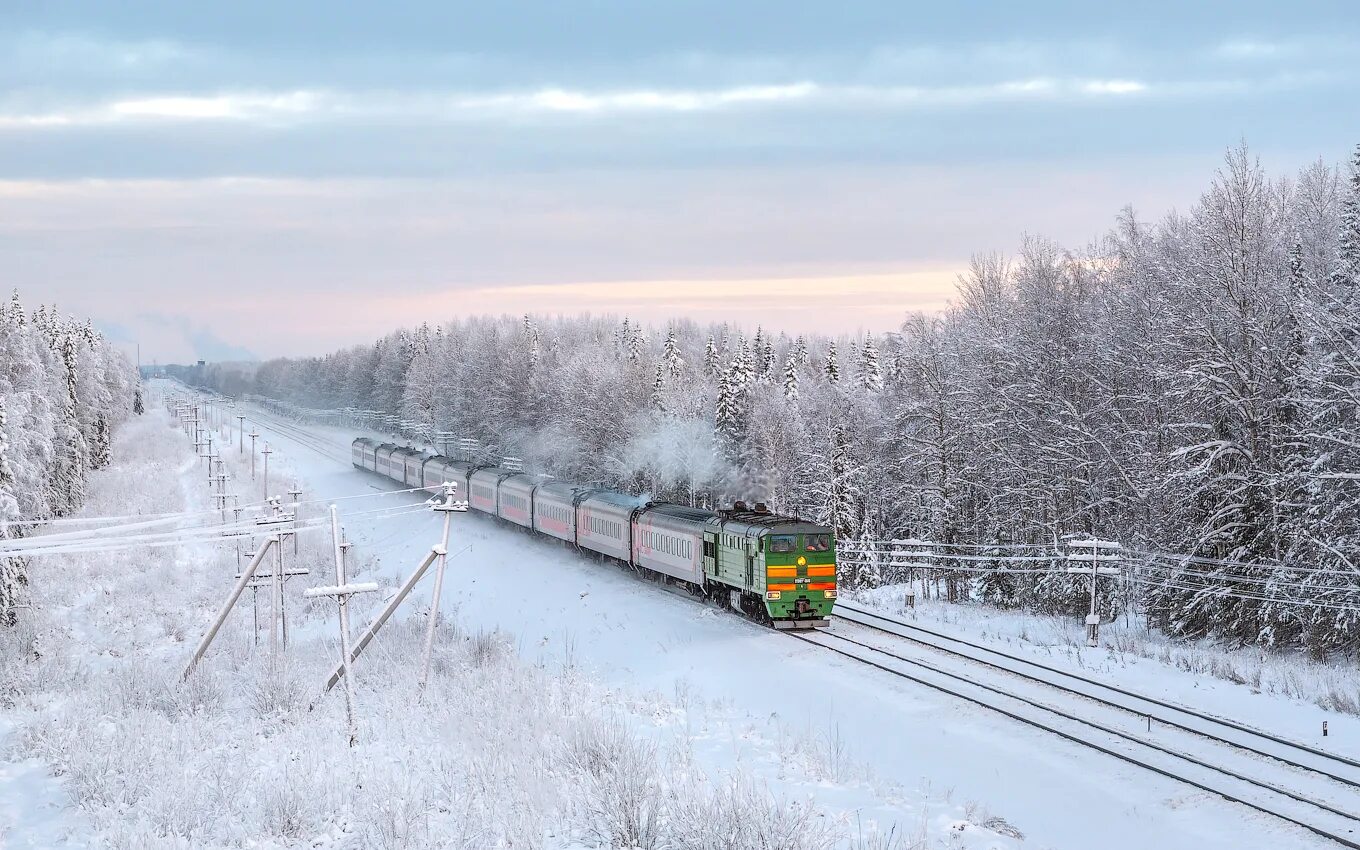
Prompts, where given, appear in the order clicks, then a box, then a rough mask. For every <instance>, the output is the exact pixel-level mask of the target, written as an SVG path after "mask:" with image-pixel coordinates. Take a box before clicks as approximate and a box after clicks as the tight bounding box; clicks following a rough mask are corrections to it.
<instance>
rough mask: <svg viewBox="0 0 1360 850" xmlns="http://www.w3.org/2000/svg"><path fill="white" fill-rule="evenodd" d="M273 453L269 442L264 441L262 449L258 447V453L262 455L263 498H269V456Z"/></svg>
mask: <svg viewBox="0 0 1360 850" xmlns="http://www.w3.org/2000/svg"><path fill="white" fill-rule="evenodd" d="M273 453H274V450H273V449H271V448H269V443H265V444H264V448H263V449H260V454H262V455H264V497H265V499H268V498H269V456H270V455H272V454H273Z"/></svg>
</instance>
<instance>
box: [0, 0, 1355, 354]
mask: <svg viewBox="0 0 1360 850" xmlns="http://www.w3.org/2000/svg"><path fill="white" fill-rule="evenodd" d="M1358 104H1360V9H1357V7H1356V5H1355V3H1354V2H1353V0H1351V2H1306V0H1304V1H1303V2H1292V3H1289V4H1281V3H1278V2H1258V0H1241V2H1233V3H1207V2H1200V3H1183V2H1179V0H1176V2H1167V0H1147V2H1143V3H1138V4H1117V5H1116V4H1104V3H1101V4H1096V3H1042V2H1033V3H1012V2H1009V0H995V1H994V2H959V3H951V4H943V3H940V4H930V5H926V4H918V3H911V2H906V1H905V0H862V2H854V3H844V2H840V3H831V2H827V3H799V2H796V1H795V0H780V2H773V1H772V0H743V2H739V3H733V2H730V0H728V2H686V3H681V2H656V3H637V2H606V1H605V0H592V1H591V2H582V0H555V2H547V0H545V2H541V3H528V2H511V1H509V0H507V2H501V3H479V4H468V3H457V2H447V0H445V1H444V2H436V0H427V2H385V3H382V4H335V3H333V2H326V3H321V2H310V0H301V1H300V2H288V3H278V2H274V0H271V2H254V0H237V2H234V3H231V4H205V3H183V2H159V3H153V2H135V0H134V2H127V3H102V2H86V3H81V2H70V3H61V4H55V3H39V2H27V0H10V2H7V3H4V4H0V259H2V262H0V269H3V279H0V283H7V284H9V285H10V286H15V287H18V288H19V290H20V292H21V295H22V296H23V298H24V299H25V301H26V302H29V303H36V302H43V303H52V302H56V303H57V304H58V306H59V307H61V308H62V309H63V310H66V311H69V312H72V313H75V314H78V315H88V316H91V317H93V318H94V319H95V321H96V323H97V325H98V326H99V327H100V328H101V329H102V330H103V331H104V332H105V334H106V335H108V336H109V337H110V338H112V339H115V340H117V341H119V342H120V344H123V345H126V346H128V347H129V349H130V350H131V349H132V348H133V347H136V348H137V349H139V351H140V356H141V359H142V360H143V362H147V363H150V362H153V361H159V362H162V363H164V362H183V361H185V360H190V359H196V358H203V359H208V360H221V359H238V358H249V357H271V356H279V355H300V354H319V353H324V352H326V351H330V350H333V349H336V348H340V347H343V346H346V345H350V344H354V343H358V342H363V341H369V340H371V339H373V338H376V337H378V336H380V335H382V334H384V333H386V332H388V331H390V330H392V329H394V328H396V327H398V326H403V325H405V326H410V325H415V324H419V323H420V322H422V321H429V322H432V323H433V322H438V321H444V320H447V319H450V318H453V317H455V316H458V315H469V314H478V313H510V314H520V313H524V312H533V313H536V314H547V315H552V314H558V313H566V314H574V313H581V312H592V313H596V314H600V313H613V314H617V315H621V316H622V315H628V316H630V317H633V318H640V319H642V320H644V321H647V322H651V323H664V322H665V320H666V318H667V317H669V316H674V315H685V316H691V317H694V318H697V319H700V320H709V319H716V320H720V321H731V322H735V323H739V324H742V325H747V326H754V325H757V324H762V325H764V326H766V327H772V328H776V329H780V330H787V331H790V332H804V331H830V332H854V331H857V330H871V331H876V332H881V331H885V330H890V329H892V328H895V327H897V326H898V325H900V323H901V321H902V319H903V318H904V316H905V315H906V313H907V312H909V311H913V310H927V311H929V310H938V309H941V308H943V307H944V306H945V305H946V304H947V302H948V300H949V299H950V298H951V296H952V294H953V286H954V280H955V278H956V276H957V275H958V273H959V272H960V271H961V270H962V269H964V268H965V267H966V265H967V263H968V260H969V257H970V256H972V255H973V254H976V253H984V252H990V251H1000V252H1003V253H1010V252H1014V251H1015V250H1016V249H1017V247H1018V245H1019V243H1020V241H1021V239H1022V238H1023V237H1024V235H1025V234H1041V235H1044V236H1047V237H1050V238H1052V239H1055V240H1056V241H1058V242H1060V243H1061V244H1063V245H1066V246H1069V247H1071V248H1073V249H1080V248H1082V247H1084V246H1086V245H1088V244H1090V243H1092V242H1093V241H1094V240H1097V239H1099V238H1100V236H1101V235H1102V234H1103V233H1104V232H1105V231H1106V230H1107V229H1108V227H1109V226H1110V224H1111V222H1112V220H1113V218H1114V216H1115V214H1116V213H1117V212H1118V211H1119V209H1120V208H1122V207H1124V206H1125V205H1132V206H1133V207H1134V208H1135V209H1136V210H1138V211H1139V213H1140V215H1141V216H1143V217H1144V218H1154V219H1155V218H1158V217H1160V216H1161V215H1162V214H1164V213H1165V212H1167V211H1169V210H1171V209H1185V208H1187V207H1188V206H1190V205H1191V204H1193V203H1194V200H1195V198H1196V197H1197V196H1198V194H1199V192H1200V191H1202V190H1203V188H1204V186H1205V185H1206V183H1207V182H1208V180H1209V179H1210V178H1211V176H1212V173H1213V170H1214V168H1216V167H1217V166H1218V164H1219V163H1220V162H1221V160H1222V157H1223V153H1224V151H1225V149H1226V148H1227V147H1229V146H1231V145H1233V144H1236V143H1237V142H1238V141H1239V140H1242V139H1245V140H1246V141H1247V142H1248V144H1249V145H1250V146H1251V147H1252V149H1253V150H1254V151H1255V152H1256V153H1257V154H1258V155H1259V156H1260V157H1261V158H1262V161H1263V162H1264V163H1265V164H1266V165H1267V167H1269V168H1271V169H1273V170H1277V171H1282V172H1284V171H1292V170H1293V169H1296V168H1298V167H1301V166H1303V165H1305V164H1306V163H1308V162H1310V161H1313V160H1315V159H1317V158H1318V157H1322V158H1324V159H1325V160H1327V161H1329V162H1339V161H1341V160H1342V159H1343V158H1344V157H1345V156H1346V153H1347V151H1348V150H1349V149H1350V148H1351V147H1352V146H1353V145H1354V144H1356V143H1357V142H1360V120H1357V119H1360V107H1358V106H1357V105H1358Z"/></svg>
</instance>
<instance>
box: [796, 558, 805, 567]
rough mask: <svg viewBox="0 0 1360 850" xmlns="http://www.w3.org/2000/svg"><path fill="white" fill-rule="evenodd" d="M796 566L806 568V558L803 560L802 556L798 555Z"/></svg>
mask: <svg viewBox="0 0 1360 850" xmlns="http://www.w3.org/2000/svg"><path fill="white" fill-rule="evenodd" d="M798 566H800V567H806V566H807V558H804V557H803V556H802V555H799V556H798Z"/></svg>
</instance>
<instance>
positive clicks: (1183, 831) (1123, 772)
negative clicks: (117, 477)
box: [260, 416, 1328, 848]
mask: <svg viewBox="0 0 1360 850" xmlns="http://www.w3.org/2000/svg"><path fill="white" fill-rule="evenodd" d="M270 418H271V417H268V416H262V417H261V425H260V427H261V430H262V431H266V432H269V433H270V434H271V435H272V436H271V439H272V440H273V441H274V443H275V446H276V447H278V448H282V449H283V450H284V451H285V452H286V453H288V454H289V456H290V463H292V464H293V468H294V469H295V470H296V472H297V474H298V475H299V476H300V478H301V479H302V480H304V481H305V482H306V485H305V486H306V487H307V489H308V490H309V491H311V492H320V493H326V494H345V493H354V492H362V491H364V490H365V489H366V488H373V487H392V488H395V485H392V484H390V483H387V482H384V480H383V479H381V478H378V477H376V476H374V475H372V474H370V473H366V472H361V471H358V470H354V469H352V468H346V464H345V462H344V461H343V460H338V459H337V458H339V457H343V454H344V452H345V450H346V448H347V446H348V443H349V439H350V438H351V436H353V435H352V434H350V433H349V432H347V431H344V430H341V429H334V428H324V427H317V426H307V427H306V429H305V430H306V431H307V432H308V433H309V434H311V435H313V437H312V438H310V439H309V441H308V442H314V441H315V440H316V439H317V438H320V439H321V440H323V442H322V443H321V444H320V445H321V446H322V448H323V450H321V451H318V450H317V449H316V448H315V447H309V446H306V445H302V444H299V443H296V442H294V441H293V440H292V438H291V437H290V436H289V435H288V433H289V432H292V429H293V428H295V427H297V426H296V425H295V424H294V423H288V424H287V426H286V429H285V431H283V432H280V431H276V430H272V429H271V428H270V426H269V421H270ZM327 446H328V447H329V448H326V447H327ZM391 498H392V499H394V500H406V501H411V502H414V501H417V500H416V499H415V498H414V497H412V496H409V495H395V496H392V497H391ZM352 527H353V528H354V531H355V533H356V536H357V537H358V538H359V539H360V541H361V542H362V543H363V544H364V545H366V546H367V547H369V548H370V549H371V550H372V551H373V552H374V553H375V557H378V558H380V559H381V562H382V564H383V569H385V570H391V571H394V572H395V571H400V570H404V569H407V568H409V566H410V565H413V564H414V563H415V562H416V561H417V560H418V558H419V557H420V555H421V553H422V552H423V551H424V550H425V549H426V548H427V547H428V546H429V545H430V543H432V542H433V540H434V537H435V534H436V533H437V529H436V520H435V519H434V518H433V517H426V516H412V517H406V518H403V519H401V520H399V521H395V522H393V523H390V524H385V525H382V526H380V527H377V526H375V527H373V528H371V529H370V528H366V527H364V525H363V524H362V523H359V524H357V525H356V526H352ZM454 539H455V543H454V547H453V548H454V549H455V550H456V549H458V548H460V547H463V546H469V545H470V547H471V548H470V549H468V550H467V551H466V552H464V553H463V554H461V555H460V556H459V557H458V558H457V559H456V560H455V561H454V562H453V567H452V570H451V576H450V578H451V582H450V584H449V585H448V586H447V587H446V589H445V595H444V601H445V604H447V605H450V606H453V607H456V609H457V614H456V619H457V620H458V622H459V623H460V624H462V625H463V626H464V627H465V628H469V629H501V630H504V631H505V632H507V633H511V634H515V635H518V636H519V638H518V645H519V647H520V652H521V654H522V655H523V656H524V657H526V658H529V659H532V660H536V661H537V660H547V659H552V658H558V659H560V658H562V657H563V656H564V655H565V656H569V657H570V658H572V659H574V660H575V662H576V663H577V664H579V665H581V666H583V667H587V668H589V669H590V670H591V671H592V673H593V674H594V675H596V676H598V677H599V678H600V679H601V680H603V681H605V682H607V683H609V684H611V685H614V686H619V687H626V688H628V689H630V690H644V691H646V690H650V691H654V692H656V693H660V694H666V695H673V696H674V697H675V698H676V699H678V700H681V701H682V702H685V703H689V704H699V705H703V706H705V708H704V711H703V712H702V713H703V715H704V716H711V715H712V713H713V712H714V711H719V712H721V713H723V714H725V715H727V716H729V717H731V718H733V720H734V722H737V723H741V724H744V726H745V728H746V729H747V730H748V734H750V735H753V736H758V738H757V740H744V739H739V740H731V741H724V742H722V743H721V745H720V748H721V749H722V750H724V751H725V755H726V757H727V758H728V759H730V760H731V761H733V762H736V763H740V764H761V765H767V766H769V767H770V769H778V770H780V771H781V772H783V773H784V774H786V775H787V774H789V773H792V772H793V771H792V770H791V769H790V768H789V767H787V766H785V763H784V761H783V759H785V758H786V756H787V753H788V752H790V751H791V750H796V749H798V748H803V747H809V748H813V749H815V750H816V751H818V752H819V753H821V754H822V761H823V762H824V763H826V764H828V765H831V766H833V768H835V766H837V765H841V766H843V767H840V768H835V769H833V770H832V771H831V776H830V778H833V779H834V778H839V779H841V780H842V781H845V780H847V779H848V778H849V777H850V776H853V777H855V778H856V779H857V780H858V781H859V782H861V783H862V784H863V785H864V786H865V787H896V788H899V789H903V788H906V789H914V790H915V791H916V792H918V793H921V794H924V795H925V797H926V798H927V799H933V800H934V801H935V806H936V811H937V812H938V816H937V817H936V818H934V819H932V822H934V823H944V822H945V821H947V820H950V819H953V818H955V817H956V815H954V814H953V813H951V811H950V807H953V806H962V807H964V808H967V809H971V810H972V811H973V812H974V814H973V815H972V818H971V819H972V820H973V821H974V822H979V821H984V820H985V819H986V816H985V814H984V813H987V812H996V813H997V814H999V815H1002V816H1004V817H1005V819H1006V821H1008V822H1009V823H1011V824H1013V825H1014V827H1015V828H1016V829H1018V830H1019V831H1020V832H1022V833H1024V834H1025V836H1026V845H1027V846H1036V847H1085V846H1089V845H1091V844H1099V845H1100V846H1102V847H1112V848H1122V847H1127V848H1146V847H1149V846H1164V847H1190V846H1193V847H1196V848H1212V847H1223V848H1238V847H1243V846H1288V847H1309V846H1328V844H1327V843H1326V842H1325V841H1323V840H1321V839H1319V838H1317V837H1315V836H1313V835H1311V834H1309V833H1306V832H1303V831H1300V830H1297V829H1294V828H1292V827H1289V826H1287V825H1284V824H1282V823H1280V822H1278V821H1276V820H1274V819H1272V818H1270V817H1268V816H1265V815H1260V814H1257V813H1255V812H1252V811H1250V810H1247V809H1245V808H1243V807H1240V806H1237V805H1235V804H1231V803H1228V802H1225V801H1223V800H1221V799H1219V798H1217V797H1214V796H1212V795H1209V794H1206V793H1203V792H1200V791H1196V790H1194V789H1191V788H1187V787H1186V786H1183V785H1181V784H1179V783H1176V782H1174V781H1171V780H1168V779H1165V778H1163V777H1160V776H1156V775H1153V774H1150V773H1148V772H1146V771H1143V770H1141V769H1138V768H1135V767H1132V766H1129V765H1125V764H1123V763H1120V762H1116V761H1114V760H1111V759H1108V758H1106V757H1104V756H1101V755H1099V754H1096V753H1093V752H1091V751H1089V750H1086V749H1084V748H1080V747H1078V746H1076V745H1074V744H1069V743H1067V742H1064V741H1061V740H1055V739H1054V738H1053V737H1051V736H1049V735H1047V734H1045V733H1043V732H1040V731H1038V730H1032V729H1029V728H1027V727H1022V726H1019V725H1016V724H1013V723H1011V722H1009V721H1007V720H1005V719H1004V718H1001V717H999V716H997V715H995V714H994V713H991V712H988V711H986V710H985V709H981V708H977V707H974V706H971V705H968V704H965V703H960V702H957V701H955V700H952V699H951V698H949V697H946V696H944V695H941V694H938V693H935V692H932V691H927V690H923V689H919V688H916V687H914V686H911V685H910V684H909V683H903V682H900V681H898V680H895V679H893V678H891V677H889V676H887V675H885V674H882V673H881V672H878V671H874V670H870V669H866V668H865V667H864V666H863V665H860V664H857V663H855V662H852V661H849V660H844V659H839V658H836V657H833V656H831V655H830V654H827V653H819V652H815V651H813V650H812V649H811V648H810V647H808V646H806V645H803V644H801V643H798V642H795V641H793V640H790V639H789V638H787V637H785V636H782V635H779V634H777V633H774V632H772V631H770V630H767V629H763V628H760V627H758V626H755V625H754V624H751V623H749V622H746V621H744V620H741V619H739V618H737V617H734V616H731V615H728V614H723V613H719V612H717V611H714V610H713V609H711V608H709V607H706V606H704V605H702V604H700V603H698V602H696V601H694V600H692V599H689V598H685V597H682V596H680V595H677V594H675V593H671V592H667V591H665V590H663V589H661V588H659V587H657V586H656V585H653V584H650V583H648V582H645V581H642V580H639V579H638V578H637V577H636V576H634V575H632V574H630V573H628V572H627V571H626V570H623V569H620V568H618V567H615V566H613V565H610V564H604V563H600V562H597V561H594V560H591V559H588V558H582V557H580V556H579V555H577V554H575V553H573V552H571V551H569V550H567V549H565V548H562V547H560V546H558V545H556V544H554V543H552V542H550V541H544V540H541V539H538V538H535V537H532V536H530V535H528V534H525V533H522V532H520V531H518V530H515V529H511V528H506V527H503V526H501V525H498V524H496V523H494V522H492V521H490V520H489V519H487V518H485V517H480V516H476V515H467V516H462V517H459V518H458V520H457V522H456V523H455V530H454ZM423 592H426V593H428V587H426V588H423ZM1264 698H1266V699H1270V698H1272V697H1269V696H1265V697H1264ZM1291 705H1292V706H1293V707H1297V704H1294V703H1291ZM1233 707H1234V706H1233V705H1232V704H1229V705H1228V708H1230V709H1231V708H1233ZM1227 713H1229V714H1233V713H1235V712H1233V711H1228V712H1227ZM1311 722H1312V717H1311V716H1310V717H1306V718H1305V720H1303V721H1300V723H1301V724H1305V723H1311ZM1296 737H1299V738H1301V739H1304V738H1307V737H1308V736H1307V735H1306V734H1305V733H1304V732H1302V731H1300V733H1299V735H1297V736H1296ZM772 742H773V744H774V745H773V746H772ZM816 779H817V780H818V781H821V778H816ZM799 782H800V785H802V787H808V786H807V784H806V781H805V780H803V779H802V778H801V777H800V778H799ZM812 787H813V788H814V789H815V795H816V798H817V799H818V800H819V802H821V803H823V804H830V805H833V806H834V805H837V804H838V803H839V801H840V800H844V799H845V796H844V795H845V791H844V790H843V789H838V788H834V787H820V786H819V785H818V784H817V783H816V782H814V784H813V786H812ZM954 811H957V809H955V810H954Z"/></svg>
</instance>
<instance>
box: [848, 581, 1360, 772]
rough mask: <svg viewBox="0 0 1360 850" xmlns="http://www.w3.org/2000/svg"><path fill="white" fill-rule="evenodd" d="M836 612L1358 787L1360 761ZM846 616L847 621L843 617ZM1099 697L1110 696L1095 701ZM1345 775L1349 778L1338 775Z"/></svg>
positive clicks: (898, 623)
mask: <svg viewBox="0 0 1360 850" xmlns="http://www.w3.org/2000/svg"><path fill="white" fill-rule="evenodd" d="M836 613H837V615H838V616H839V617H840V619H843V620H848V621H849V622H853V623H856V624H857V625H861V626H864V627H866V628H870V629H873V630H875V631H879V632H883V633H884V634H889V635H892V636H894V637H898V638H902V639H904V640H909V641H911V642H913V643H918V644H921V645H922V646H927V647H930V648H931V649H935V650H938V651H940V652H945V653H948V654H950V655H954V656H957V657H959V658H965V659H968V660H969V661H973V662H976V663H978V664H984V665H986V666H988V667H992V668H995V669H997V670H1003V671H1005V672H1007V673H1009V674H1011V675H1014V676H1019V677H1021V678H1024V679H1028V680H1030V681H1034V682H1040V683H1042V684H1044V685H1047V686H1049V687H1051V688H1055V689H1057V690H1060V691H1065V692H1067V693H1070V694H1075V695H1076V696H1079V697H1082V698H1084V699H1089V700H1092V701H1094V702H1098V703H1101V704H1103V705H1108V706H1111V707H1113V708H1118V709H1122V710H1124V711H1128V712H1130V713H1131V714H1135V715H1137V716H1139V717H1146V718H1150V719H1152V720H1155V721H1156V722H1158V723H1160V724H1163V725H1165V726H1171V727H1174V728H1177V729H1182V730H1184V731H1186V732H1190V733H1192V734H1194V735H1199V736H1200V737H1203V738H1207V739H1209V740H1212V741H1217V742H1219V743H1222V744H1226V745H1228V746H1230V747H1234V748H1236V749H1239V750H1244V751H1246V752H1250V753H1253V754H1255V755H1259V756H1263V757H1265V758H1269V759H1273V760H1275V761H1278V762H1280V763H1282V764H1286V765H1289V766H1290V767H1293V768H1297V769H1299V770H1304V771H1308V772H1310V773H1315V774H1318V775H1320V776H1325V777H1327V778H1328V779H1331V780H1334V781H1336V782H1340V783H1343V784H1345V785H1349V786H1351V787H1353V788H1360V760H1357V759H1352V758H1348V757H1346V756H1343V755H1339V754H1337V753H1330V752H1327V751H1326V750H1321V749H1318V748H1317V747H1313V746H1310V745H1308V744H1304V743H1301V742H1299V741H1292V740H1290V739H1288V738H1284V737H1281V736H1279V735H1275V734H1273V733H1270V732H1266V731H1263V730H1260V729H1255V728H1252V727H1251V726H1247V725H1245V724H1242V723H1238V722H1236V721H1234V720H1229V719H1227V718H1222V717H1216V716H1214V715H1212V714H1207V713H1205V712H1202V711H1197V710H1196V709H1193V708H1190V707H1188V706H1183V705H1177V704H1176V703H1173V702H1168V701H1166V700H1161V699H1158V698H1156V697H1150V696H1146V695H1144V694H1140V693H1137V692H1136V691H1131V690H1128V689H1126V688H1121V687H1119V686H1117V685H1111V684H1107V683H1105V682H1102V681H1100V680H1098V679H1093V678H1091V677H1089V676H1083V675H1081V674H1080V673H1073V672H1071V671H1069V670H1063V669H1061V668H1059V667H1053V666H1051V665H1048V664H1044V663H1042V662H1039V661H1034V660H1032V659H1028V658H1024V657H1022V656H1019V655H1014V654H1012V653H1009V652H1004V651H1002V650H999V649H994V648H992V647H989V646H985V645H983V644H980V643H976V642H974V641H969V640H965V639H963V638H959V637H955V636H953V635H948V634H945V633H943V632H937V631H934V630H933V629H928V628H925V627H924V626H918V625H916V624H915V623H909V622H906V621H904V620H900V619H898V618H896V617H890V616H887V615H885V614H880V613H878V612H876V611H870V610H868V609H865V608H859V607H857V606H854V605H849V604H846V603H844V602H841V603H839V604H837V606H836ZM847 614H848V615H850V616H847ZM881 624H886V625H881ZM946 644H952V645H953V646H949V645H946ZM964 648H966V649H964ZM985 656H992V657H995V658H1000V659H1004V660H1005V662H1006V663H999V662H997V661H989V660H988V658H987V657H985ZM1024 667H1028V668H1032V669H1033V670H1036V671H1041V674H1036V673H1028V672H1025V670H1024V669H1023V668H1024ZM1058 679H1067V680H1070V681H1071V682H1073V683H1075V684H1076V685H1077V687H1072V686H1068V685H1063V684H1060V682H1059V681H1055V680H1058ZM1101 693H1105V694H1110V695H1113V696H1105V697H1102V696H1098V694H1101ZM1149 706H1151V708H1149ZM1347 768H1356V769H1357V770H1347ZM1347 773H1349V774H1350V775H1343V774H1347Z"/></svg>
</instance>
